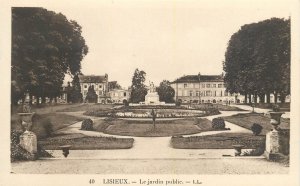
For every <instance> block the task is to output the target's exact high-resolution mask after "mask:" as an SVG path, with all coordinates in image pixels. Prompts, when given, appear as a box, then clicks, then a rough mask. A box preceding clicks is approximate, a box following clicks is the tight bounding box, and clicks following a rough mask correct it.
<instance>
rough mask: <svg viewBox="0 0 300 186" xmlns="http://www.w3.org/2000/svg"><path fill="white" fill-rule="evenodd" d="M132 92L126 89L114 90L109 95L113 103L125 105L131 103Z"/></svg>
mask: <svg viewBox="0 0 300 186" xmlns="http://www.w3.org/2000/svg"><path fill="white" fill-rule="evenodd" d="M130 93H131V92H130V91H129V90H125V89H113V90H110V91H109V93H108V95H109V97H110V101H111V103H122V104H123V103H124V101H125V100H126V101H127V102H128V101H129V98H130Z"/></svg>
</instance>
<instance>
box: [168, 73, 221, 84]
mask: <svg viewBox="0 0 300 186" xmlns="http://www.w3.org/2000/svg"><path fill="white" fill-rule="evenodd" d="M218 81H224V76H223V75H222V74H221V75H184V76H182V77H180V78H178V79H176V80H175V81H173V82H172V83H193V82H218Z"/></svg>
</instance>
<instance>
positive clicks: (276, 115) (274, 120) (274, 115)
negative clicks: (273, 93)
mask: <svg viewBox="0 0 300 186" xmlns="http://www.w3.org/2000/svg"><path fill="white" fill-rule="evenodd" d="M282 114H284V112H270V116H271V121H270V123H271V124H272V125H273V127H274V130H278V126H279V125H280V119H281V115H282Z"/></svg>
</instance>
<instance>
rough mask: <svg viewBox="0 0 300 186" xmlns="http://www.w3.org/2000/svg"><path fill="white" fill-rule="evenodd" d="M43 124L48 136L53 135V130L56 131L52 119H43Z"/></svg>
mask: <svg viewBox="0 0 300 186" xmlns="http://www.w3.org/2000/svg"><path fill="white" fill-rule="evenodd" d="M41 125H42V126H43V127H44V130H45V134H46V137H50V136H51V135H52V132H53V131H54V130H53V125H52V123H51V121H50V119H49V118H46V119H44V120H42V121H41Z"/></svg>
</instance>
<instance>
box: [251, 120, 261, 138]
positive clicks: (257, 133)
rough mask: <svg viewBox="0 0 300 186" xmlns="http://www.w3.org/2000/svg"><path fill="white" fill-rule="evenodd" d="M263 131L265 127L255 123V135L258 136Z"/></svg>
mask: <svg viewBox="0 0 300 186" xmlns="http://www.w3.org/2000/svg"><path fill="white" fill-rule="evenodd" d="M262 129H263V127H262V126H261V125H260V124H257V123H253V125H252V126H251V130H252V132H253V134H254V135H256V136H257V135H259V134H260V133H261V131H262Z"/></svg>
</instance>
